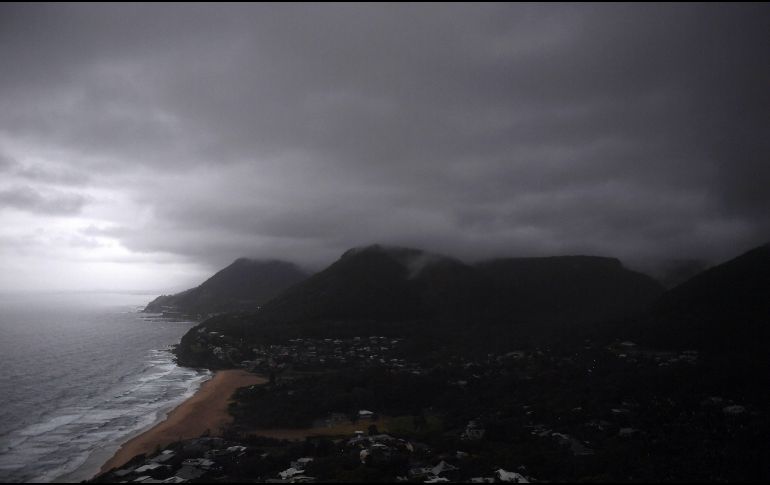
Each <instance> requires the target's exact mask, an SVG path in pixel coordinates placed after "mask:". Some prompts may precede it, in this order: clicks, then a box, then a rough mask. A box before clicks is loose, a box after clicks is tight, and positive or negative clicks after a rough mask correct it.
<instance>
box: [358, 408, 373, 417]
mask: <svg viewBox="0 0 770 485" xmlns="http://www.w3.org/2000/svg"><path fill="white" fill-rule="evenodd" d="M373 417H374V412H373V411H368V410H366V409H362V410H360V411H358V419H367V418H368V419H372V418H373Z"/></svg>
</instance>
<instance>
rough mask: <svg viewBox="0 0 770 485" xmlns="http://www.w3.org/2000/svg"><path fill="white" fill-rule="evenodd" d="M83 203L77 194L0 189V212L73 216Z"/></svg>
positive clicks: (83, 200)
mask: <svg viewBox="0 0 770 485" xmlns="http://www.w3.org/2000/svg"><path fill="white" fill-rule="evenodd" d="M85 203H86V198H85V197H83V196H81V195H78V194H66V193H48V194H41V193H40V192H38V191H36V190H35V189H33V188H31V187H27V186H22V187H12V188H10V189H0V210H2V209H6V208H8V209H17V210H21V211H27V212H33V213H40V214H48V215H73V214H77V213H79V212H80V210H81V209H82V208H83V205H84V204H85Z"/></svg>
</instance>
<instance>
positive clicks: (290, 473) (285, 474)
mask: <svg viewBox="0 0 770 485" xmlns="http://www.w3.org/2000/svg"><path fill="white" fill-rule="evenodd" d="M304 473H305V470H298V469H297V468H294V467H289V468H287V469H286V470H284V471H282V472H279V473H278V476H279V477H281V478H282V479H284V480H288V479H290V478H294V477H296V476H299V475H302V474H304Z"/></svg>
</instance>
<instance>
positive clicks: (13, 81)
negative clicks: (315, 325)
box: [0, 4, 770, 265]
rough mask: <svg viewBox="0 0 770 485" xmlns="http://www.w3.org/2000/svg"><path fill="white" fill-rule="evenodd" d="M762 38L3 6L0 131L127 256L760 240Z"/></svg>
mask: <svg viewBox="0 0 770 485" xmlns="http://www.w3.org/2000/svg"><path fill="white" fill-rule="evenodd" d="M768 32H770V8H768V6H767V5H609V6H604V5H531V4H527V5H481V6H479V5H456V4H453V5H446V6H432V5H411V6H403V5H398V6H384V5H374V6H373V5H366V6H361V5H290V6H281V5H226V6H218V5H200V4H196V5H187V6H171V5H119V6H116V5H97V6H90V5H24V6H14V5H4V6H2V7H0V56H2V58H3V59H8V60H9V62H8V64H9V65H13V67H14V68H13V69H10V70H8V71H7V72H5V71H4V73H3V75H2V76H0V135H3V136H4V137H6V138H7V139H12V140H15V141H17V142H18V143H22V142H23V143H26V144H27V145H29V146H35V145H36V144H46V145H50V146H51V147H53V148H56V149H60V150H63V151H66V152H67V153H69V154H70V155H71V159H73V160H77V162H72V163H71V165H72V166H71V167H70V168H71V169H72V170H73V171H74V172H73V173H82V171H83V170H89V171H90V173H91V175H90V179H89V180H88V183H91V184H93V185H94V186H99V187H102V188H107V189H109V190H113V191H119V192H121V193H124V194H127V196H128V197H130V198H131V200H133V201H135V202H136V203H137V204H139V205H141V206H142V207H148V208H150V211H151V214H152V220H151V221H149V222H145V223H141V224H140V223H133V222H132V221H131V220H130V218H119V219H120V220H119V221H118V222H117V224H116V225H115V226H113V227H112V228H111V229H109V231H111V233H112V235H113V237H116V238H118V239H120V241H121V242H122V243H123V244H125V245H126V246H127V247H128V248H129V249H133V250H136V251H143V252H157V251H162V252H168V253H173V254H179V255H183V256H187V257H190V258H193V259H196V260H200V261H204V262H207V263H210V264H213V265H218V264H222V263H223V262H226V260H228V259H231V258H234V257H237V256H240V255H254V256H265V257H290V258H294V259H298V260H300V261H302V262H306V263H313V264H320V263H323V262H327V261H328V260H329V259H330V258H332V257H333V256H334V255H336V254H338V253H340V252H341V251H342V250H344V249H345V248H347V247H349V246H353V245H357V244H365V243H369V242H383V243H393V244H409V245H420V246H424V247H427V248H432V249H436V250H440V251H444V252H448V253H451V254H455V255H458V256H462V257H466V258H478V257H488V256H494V255H510V254H552V253H564V252H588V253H603V254H610V255H617V256H620V257H623V258H624V259H629V260H639V261H641V260H655V259H662V258H669V257H707V258H721V257H725V256H727V255H730V254H733V253H736V252H738V251H740V250H742V249H745V248H746V247H747V246H750V245H752V244H755V243H760V242H763V241H764V240H767V239H770V219H768V217H769V216H768V214H770V191H769V190H768V189H767V186H768V184H769V183H770V172H769V171H768V170H770V169H768V167H769V166H770V164H768V154H770V145H769V143H770V142H768V141H767V140H768V139H770V137H767V136H766V133H765V132H766V130H767V127H768V126H770V119H768V116H770V99H769V97H768V96H769V94H768V93H770V90H768V89H767V87H768V86H770V45H769V42H770V41H768V36H767V33H768ZM0 140H1V139H0ZM0 148H1V147H0ZM14 157H17V158H18V154H16V153H14ZM0 160H2V159H0ZM2 163H3V162H0V165H2ZM28 175H31V174H29V173H28ZM17 198H18V194H17Z"/></svg>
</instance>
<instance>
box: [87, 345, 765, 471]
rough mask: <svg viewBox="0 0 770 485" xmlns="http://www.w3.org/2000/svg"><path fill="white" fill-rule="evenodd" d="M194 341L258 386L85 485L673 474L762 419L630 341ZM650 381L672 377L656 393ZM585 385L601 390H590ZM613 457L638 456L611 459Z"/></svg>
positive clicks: (674, 360) (682, 355)
mask: <svg viewBox="0 0 770 485" xmlns="http://www.w3.org/2000/svg"><path fill="white" fill-rule="evenodd" d="M198 343H199V344H200V345H202V346H204V345H205V347H206V349H207V350H208V351H210V352H211V354H212V355H214V356H216V357H217V358H219V359H220V360H221V365H222V366H224V365H227V364H228V362H230V360H231V359H232V358H233V357H241V359H239V360H238V361H237V366H238V367H239V368H241V369H244V370H248V371H249V372H254V373H258V374H261V375H264V376H266V377H269V379H268V382H267V383H266V384H264V385H252V386H248V387H244V388H241V389H239V390H238V391H236V393H235V394H234V396H233V401H232V402H231V403H230V407H229V413H230V414H231V415H232V416H233V418H234V419H233V422H232V423H231V424H230V425H228V426H226V427H223V428H222V429H217V430H210V431H209V433H207V436H204V437H201V438H194V439H187V440H179V441H177V442H174V443H172V444H170V445H168V446H167V447H165V448H164V449H158V450H156V451H155V452H154V453H150V454H146V455H140V456H138V457H135V458H134V459H133V460H131V461H129V462H128V463H126V464H124V465H122V466H120V467H118V468H115V469H113V470H111V471H109V472H107V473H105V474H103V475H101V476H100V477H98V478H97V479H96V480H95V481H97V482H101V481H118V482H134V483H184V482H199V481H258V482H267V483H307V482H313V481H399V482H412V483H415V482H417V483H442V482H448V481H451V482H467V483H496V482H508V483H529V482H538V481H559V480H573V479H585V478H592V479H634V478H642V479H645V478H653V477H657V476H658V474H661V473H666V474H667V475H666V476H667V477H668V478H671V479H676V478H677V477H679V476H680V474H684V473H685V472H686V473H688V474H692V473H696V472H695V470H696V469H697V468H698V467H699V466H700V467H702V463H701V461H700V460H701V457H698V459H697V460H694V461H693V462H691V463H690V462H686V463H679V464H677V465H666V466H667V467H668V468H664V467H661V462H662V461H665V456H666V454H667V453H671V452H672V451H673V450H675V449H677V448H678V447H684V446H687V443H688V442H690V441H692V440H707V441H708V440H711V441H713V442H728V443H736V444H737V443H744V442H747V443H750V442H752V439H757V438H758V436H759V434H761V433H762V432H763V431H762V429H763V426H764V425H763V424H762V422H763V421H762V411H761V410H760V409H758V408H756V407H753V406H751V405H749V404H746V403H744V402H743V401H741V400H738V399H736V398H732V397H730V396H721V395H697V394H693V393H691V392H689V391H688V389H687V384H686V382H687V381H688V379H690V376H692V375H695V373H697V372H700V371H701V369H700V367H701V366H702V363H701V361H700V357H699V354H698V352H696V351H681V352H662V351H655V350H651V349H645V348H641V347H640V346H638V345H637V344H635V343H634V342H630V341H617V342H614V343H612V344H610V345H604V346H600V345H596V344H594V343H592V342H591V341H585V342H584V345H583V347H582V349H581V351H578V352H575V351H572V352H569V353H564V352H561V351H558V350H554V349H550V348H545V347H543V348H532V349H518V350H516V349H513V350H510V351H509V352H505V353H500V354H496V353H487V354H485V355H478V356H467V355H465V356H463V355H457V354H456V355H451V356H450V355H445V354H442V352H441V350H440V349H434V351H431V352H427V353H424V354H419V355H414V354H411V353H410V351H409V349H408V346H407V345H406V342H405V340H404V339H401V338H398V337H385V336H374V335H372V336H358V337H349V338H295V339H290V340H288V341H286V342H285V343H283V344H269V345H268V344H266V345H261V346H252V347H250V348H248V349H244V348H243V347H241V346H237V344H238V342H237V341H233V339H231V338H228V337H225V336H223V335H221V334H218V333H217V332H200V333H199V337H198ZM628 376H637V377H634V378H629V377H628ZM656 380H659V382H681V383H682V386H681V388H678V389H675V388H671V387H666V388H658V387H656V385H655V381H656ZM596 384H599V385H601V386H602V388H603V391H604V392H602V393H601V395H597V394H596V393H594V392H592V390H591V388H592V386H593V385H596ZM664 416H665V418H666V422H667V423H668V424H667V425H666V426H664V427H661V426H660V425H659V424H658V423H660V422H662V421H663V420H662V419H661V418H662V417H664ZM685 429H686V430H687V432H685V431H684V430H685ZM734 452H735V453H740V452H741V451H740V450H739V449H736V450H735V451H734ZM618 456H626V457H638V460H637V461H633V462H624V463H623V464H620V463H617V464H613V460H616V459H617V457H618ZM704 459H705V458H704ZM621 465H622V466H621ZM699 473H703V474H706V473H709V474H710V476H713V474H714V473H718V471H717V470H715V469H714V467H713V466H712V467H711V468H705V469H704V468H701V470H700V472H699Z"/></svg>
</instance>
